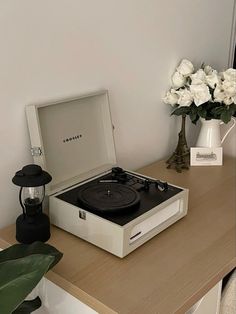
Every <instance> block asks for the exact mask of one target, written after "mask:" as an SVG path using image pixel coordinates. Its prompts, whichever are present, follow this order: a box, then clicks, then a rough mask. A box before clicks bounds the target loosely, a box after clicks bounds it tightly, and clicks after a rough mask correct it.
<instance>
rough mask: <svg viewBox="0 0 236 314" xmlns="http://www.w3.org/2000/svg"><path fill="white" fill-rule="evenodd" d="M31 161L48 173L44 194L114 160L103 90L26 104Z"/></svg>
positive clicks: (92, 173) (97, 171) (101, 169)
mask: <svg viewBox="0 0 236 314" xmlns="http://www.w3.org/2000/svg"><path fill="white" fill-rule="evenodd" d="M26 114H27V120H28V127H29V132H30V139H31V146H32V149H31V151H32V154H33V157H34V162H35V163H36V164H39V165H40V166H41V167H42V168H43V169H45V170H46V171H48V172H49V173H50V174H51V176H52V178H53V179H52V183H51V184H50V186H49V191H48V194H53V193H55V192H58V191H60V190H61V189H64V188H67V187H70V186H72V185H73V184H76V183H79V182H81V181H83V180H86V179H88V178H91V177H93V176H95V175H98V174H100V173H102V172H104V171H107V170H109V169H111V167H112V166H114V165H115V164H116V155H115V146H114V139H113V126H112V122H111V116H110V109H109V99H108V92H107V91H99V92H95V93H92V94H89V95H83V96H80V97H78V98H74V99H69V100H63V101H59V102H53V103H50V104H42V105H29V106H27V107H26Z"/></svg>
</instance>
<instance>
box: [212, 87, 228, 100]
mask: <svg viewBox="0 0 236 314" xmlns="http://www.w3.org/2000/svg"><path fill="white" fill-rule="evenodd" d="M225 97H226V95H225V93H224V91H223V89H222V85H221V84H218V85H216V88H215V90H214V102H222V101H224V99H225Z"/></svg>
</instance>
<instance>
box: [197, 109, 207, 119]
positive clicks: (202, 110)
mask: <svg viewBox="0 0 236 314" xmlns="http://www.w3.org/2000/svg"><path fill="white" fill-rule="evenodd" d="M198 115H199V116H200V117H201V118H204V119H205V118H206V116H207V111H206V109H205V108H203V107H201V106H199V107H198Z"/></svg>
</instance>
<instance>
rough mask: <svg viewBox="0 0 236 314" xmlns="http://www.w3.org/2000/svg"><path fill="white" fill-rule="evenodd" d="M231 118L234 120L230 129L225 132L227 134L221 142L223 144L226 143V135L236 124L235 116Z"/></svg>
mask: <svg viewBox="0 0 236 314" xmlns="http://www.w3.org/2000/svg"><path fill="white" fill-rule="evenodd" d="M231 120H232V121H233V124H232V125H231V127H230V128H229V129H228V131H227V132H226V133H225V135H224V136H223V138H222V140H221V144H223V143H224V141H225V139H226V137H227V135H228V134H229V132H230V131H231V130H232V129H233V127H234V126H235V124H236V119H235V118H233V117H232V118H231ZM221 124H224V122H222V121H221V122H220V125H221Z"/></svg>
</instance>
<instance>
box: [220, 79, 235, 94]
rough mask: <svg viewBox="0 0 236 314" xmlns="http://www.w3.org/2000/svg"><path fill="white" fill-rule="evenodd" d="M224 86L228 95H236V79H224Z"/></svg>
mask: <svg viewBox="0 0 236 314" xmlns="http://www.w3.org/2000/svg"><path fill="white" fill-rule="evenodd" d="M222 87H223V90H224V92H225V94H226V95H227V96H228V97H232V96H234V95H236V81H235V82H234V81H224V82H223V83H222Z"/></svg>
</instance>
